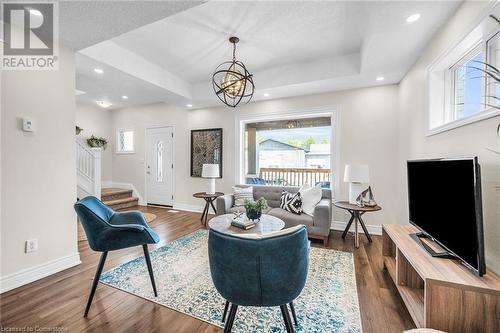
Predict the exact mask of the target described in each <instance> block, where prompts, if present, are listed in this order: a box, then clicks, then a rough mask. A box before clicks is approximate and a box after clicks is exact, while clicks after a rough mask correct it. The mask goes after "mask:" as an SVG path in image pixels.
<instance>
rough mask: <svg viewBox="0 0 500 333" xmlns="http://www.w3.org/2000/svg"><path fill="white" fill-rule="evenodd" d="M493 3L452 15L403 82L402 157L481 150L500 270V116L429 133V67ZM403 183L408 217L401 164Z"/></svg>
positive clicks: (488, 227)
mask: <svg viewBox="0 0 500 333" xmlns="http://www.w3.org/2000/svg"><path fill="white" fill-rule="evenodd" d="M487 5H488V3H487V2H466V3H464V4H463V5H462V6H461V7H460V9H459V10H458V11H457V13H456V15H455V16H454V17H453V18H452V20H451V21H450V22H449V23H448V24H447V25H446V26H445V28H444V29H443V30H442V31H441V32H440V33H439V34H438V35H436V37H435V38H434V39H433V41H432V42H431V43H430V44H429V46H428V47H427V48H426V50H425V51H424V52H423V54H422V56H421V57H420V59H419V61H418V62H417V63H416V64H415V65H414V66H413V68H412V69H411V70H410V71H409V73H408V74H407V75H406V77H405V78H404V79H403V80H402V82H401V83H400V130H399V138H400V140H399V141H400V145H399V155H400V157H399V158H400V160H401V162H403V161H405V160H407V159H411V158H428V157H443V156H448V157H450V156H462V155H469V156H470V155H477V156H478V157H479V161H480V164H481V167H482V190H483V209H484V211H483V216H484V233H485V242H486V249H485V251H486V262H487V266H489V268H490V269H492V270H494V271H495V272H497V273H500V242H499V240H500V187H499V186H500V155H498V154H495V153H492V152H490V151H489V150H487V148H490V149H496V150H497V151H500V140H499V138H498V137H497V136H496V132H495V131H496V127H497V125H498V123H499V121H500V117H496V118H493V119H489V120H485V121H481V122H478V123H475V124H470V125H466V126H464V127H461V128H457V129H454V130H450V131H447V132H444V133H440V134H437V135H434V136H430V137H427V136H426V135H425V132H426V129H427V127H426V112H427V109H428V106H427V103H426V87H427V81H426V79H427V72H426V69H427V67H428V66H429V65H430V64H431V63H432V62H433V60H434V59H436V58H437V57H438V56H439V55H441V54H442V53H443V52H444V51H445V50H447V49H448V48H449V47H451V46H453V43H454V42H457V41H459V40H460V38H462V37H463V35H464V34H465V33H467V29H470V28H472V26H471V25H472V24H473V22H474V21H475V20H476V19H477V18H478V16H479V15H480V13H481V12H482V11H483V10H484V8H486V7H487ZM399 167H400V168H399V170H398V174H399V177H398V178H399V180H400V185H399V186H398V187H399V188H400V189H401V190H402V193H401V195H400V197H401V198H402V203H403V204H402V205H401V208H402V211H401V212H400V215H401V216H404V218H405V219H406V218H407V211H406V209H404V208H405V207H406V198H407V195H406V182H405V179H406V175H405V172H406V170H405V169H404V166H403V165H402V163H399Z"/></svg>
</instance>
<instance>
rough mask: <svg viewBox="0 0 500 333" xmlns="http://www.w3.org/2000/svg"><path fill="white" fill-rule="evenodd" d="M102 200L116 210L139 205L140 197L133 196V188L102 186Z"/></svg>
mask: <svg viewBox="0 0 500 333" xmlns="http://www.w3.org/2000/svg"><path fill="white" fill-rule="evenodd" d="M101 200H102V202H104V204H106V205H107V206H109V207H111V208H112V209H114V210H119V209H123V208H129V207H134V206H137V205H138V203H139V198H136V197H134V196H132V190H127V189H123V188H109V187H108V188H102V189H101Z"/></svg>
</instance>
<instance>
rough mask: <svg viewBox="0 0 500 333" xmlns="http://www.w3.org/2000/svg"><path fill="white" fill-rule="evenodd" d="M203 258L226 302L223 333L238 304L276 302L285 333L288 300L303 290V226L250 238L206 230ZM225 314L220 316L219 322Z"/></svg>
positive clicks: (288, 327) (290, 331)
mask: <svg viewBox="0 0 500 333" xmlns="http://www.w3.org/2000/svg"><path fill="white" fill-rule="evenodd" d="M208 257H209V262H210V273H211V275H212V280H213V282H214V285H215V288H216V289H217V291H218V292H219V293H220V294H221V296H222V297H223V298H224V299H225V300H226V308H225V309H224V312H226V311H227V307H228V305H229V304H231V309H230V311H229V316H228V318H227V320H225V326H224V333H229V332H231V329H232V326H233V323H234V320H235V317H236V312H237V309H238V306H257V307H273V306H279V307H280V309H281V313H282V316H283V319H284V322H285V327H286V330H287V332H288V333H293V332H294V328H293V325H292V321H291V318H290V314H289V312H288V308H287V305H288V304H290V307H291V308H292V315H293V317H294V320H295V323H297V320H296V315H295V311H294V308H293V301H294V300H295V299H296V298H297V297H298V296H299V295H300V293H301V292H302V289H303V288H304V285H305V282H306V278H307V270H308V265H309V241H308V239H307V230H306V227H305V226H295V227H292V228H289V229H286V230H283V231H281V232H278V233H275V234H273V235H270V236H258V237H256V238H252V237H248V236H247V235H237V236H235V235H228V234H223V233H220V232H217V231H215V230H212V229H211V230H210V231H209V237H208ZM224 319H225V314H224V315H223V321H224Z"/></svg>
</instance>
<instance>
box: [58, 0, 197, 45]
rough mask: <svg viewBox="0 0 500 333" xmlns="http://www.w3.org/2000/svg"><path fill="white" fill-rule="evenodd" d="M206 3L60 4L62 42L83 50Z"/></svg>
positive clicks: (69, 2) (101, 0)
mask: <svg viewBox="0 0 500 333" xmlns="http://www.w3.org/2000/svg"><path fill="white" fill-rule="evenodd" d="M203 2H204V1H195V0H189V1H172V2H171V1H108V0H106V1H103V0H100V1H88V0H87V1H73V0H71V1H60V2H59V26H60V29H59V30H60V31H59V34H60V36H59V38H60V39H61V42H62V43H63V44H64V45H66V46H67V47H70V48H72V49H74V50H80V49H83V48H85V47H88V46H91V45H94V44H96V43H99V42H102V41H104V40H107V39H110V38H112V37H116V36H118V35H120V34H122V33H125V32H127V31H130V30H133V29H135V28H138V27H141V26H143V25H145V24H148V23H151V22H154V21H156V20H160V19H164V18H165V17H168V16H171V15H173V14H176V13H178V12H181V11H183V10H186V9H188V8H191V7H194V6H197V5H199V4H201V3H203Z"/></svg>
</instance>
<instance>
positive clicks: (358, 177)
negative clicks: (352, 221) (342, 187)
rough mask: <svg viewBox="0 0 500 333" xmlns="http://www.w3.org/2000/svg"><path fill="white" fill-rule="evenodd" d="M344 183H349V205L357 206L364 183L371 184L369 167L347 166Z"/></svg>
mask: <svg viewBox="0 0 500 333" xmlns="http://www.w3.org/2000/svg"><path fill="white" fill-rule="evenodd" d="M344 182H346V183H349V203H350V204H352V205H355V204H356V199H357V198H358V196H359V195H360V194H361V192H363V190H364V188H363V183H368V182H370V172H369V170H368V165H354V164H346V166H345V170H344Z"/></svg>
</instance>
